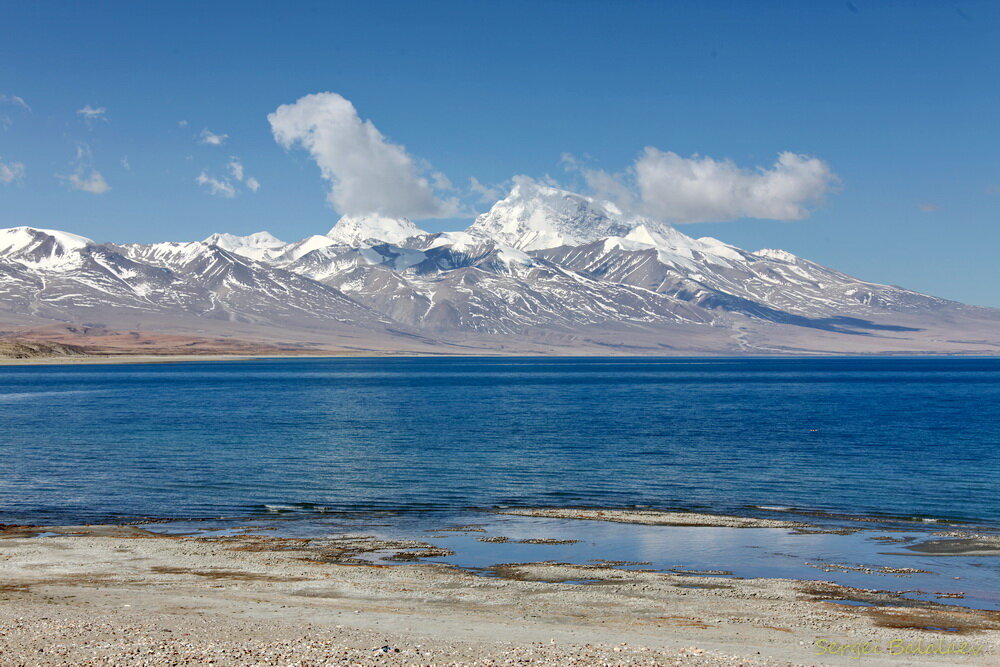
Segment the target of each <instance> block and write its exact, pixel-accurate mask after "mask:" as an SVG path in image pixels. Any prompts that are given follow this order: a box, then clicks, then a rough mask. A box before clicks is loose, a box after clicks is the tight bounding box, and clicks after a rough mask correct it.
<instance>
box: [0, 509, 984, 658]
mask: <svg viewBox="0 0 1000 667" xmlns="http://www.w3.org/2000/svg"><path fill="white" fill-rule="evenodd" d="M695 530H697V529H695ZM736 530H746V528H739V529H736ZM2 535H3V538H2V539H0V582H2V583H0V663H2V664H5V665H7V664H10V665H21V664H23V665H28V664H31V665H58V664H149V665H161V664H162V665H173V664H219V665H243V664H296V665H299V664H301V665H323V664H344V663H349V664H422V665H429V664H435V665H438V664H525V663H528V664H566V665H593V664H636V665H653V664H693V665H702V664H704V665H714V664H745V665H751V664H853V663H856V662H857V658H858V657H859V656H860V655H864V659H865V663H866V664H887V665H888V664H897V665H898V664H907V665H909V664H936V665H940V664H984V665H985V664H995V660H996V655H997V651H998V650H1000V613H998V612H989V611H977V610H971V609H962V608H959V607H953V606H947V605H942V604H937V603H930V602H920V603H917V602H914V601H911V600H901V599H899V597H898V596H897V595H894V594H891V593H888V592H886V591H876V590H861V589H852V588H847V587H843V586H837V585H834V584H830V583H822V582H818V581H814V582H810V581H794V580H788V579H740V578H735V577H724V576H722V577H720V576H703V575H698V574H674V573H662V572H651V571H641V570H638V571H636V570H623V569H619V568H616V567H614V565H613V564H588V565H572V564H560V563H551V562H541V563H514V564H507V565H503V566H499V567H496V568H494V572H492V573H491V574H492V575H494V576H481V575H479V574H475V573H471V572H469V571H465V570H461V569H457V568H452V567H448V566H443V565H440V564H432V563H423V562H419V561H417V562H406V561H407V560H409V559H417V558H420V557H421V556H426V555H431V552H428V551H427V550H428V548H429V547H430V545H427V544H421V543H419V542H391V541H384V540H379V539H375V538H372V537H365V536H360V535H359V536H344V537H339V538H336V539H314V540H308V539H289V538H280V537H269V536H262V535H259V534H257V535H250V534H236V535H225V536H206V535H163V534H156V533H154V532H151V531H150V530H147V529H146V527H144V526H92V527H61V528H52V527H48V528H32V527H15V526H7V527H5V528H4V530H3V533H2ZM388 551H392V552H395V553H397V554H399V556H400V557H399V559H398V560H399V561H400V564H397V565H384V564H371V563H370V562H369V561H368V560H366V558H367V555H369V554H372V553H381V554H383V555H384V554H385V553H386V552H388ZM579 581H587V582H589V583H587V584H585V585H581V584H579V583H574V582H579ZM841 601H848V602H851V603H852V604H840V603H838V602H841ZM865 604H870V605H873V606H855V605H865ZM876 652H877V653H876ZM944 652H947V653H946V654H943V653H944Z"/></svg>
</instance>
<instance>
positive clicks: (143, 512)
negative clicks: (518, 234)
mask: <svg viewBox="0 0 1000 667" xmlns="http://www.w3.org/2000/svg"><path fill="white" fill-rule="evenodd" d="M998 440H1000V359H944V358H942V359H901V358H899V359H873V358H871V359H766V360H765V359H621V358H603V359H601V358H598V359H594V358H590V359H511V358H504V359H470V358H462V359H401V358H399V359H396V358H389V359H302V360H294V359H281V360H255V361H246V362H214V363H211V362H208V363H183V364H159V365H105V366H99V365H87V366H35V367H29V366H21V367H0V455H2V456H0V522H16V521H21V522H60V523H73V522H80V521H114V520H122V519H128V518H133V517H141V516H156V517H220V516H233V517H236V516H248V515H250V516H252V515H254V514H261V513H266V512H267V511H268V510H271V511H274V510H276V509H277V510H280V509H281V508H283V507H284V508H295V509H298V510H303V511H309V510H321V511H331V512H335V511H371V510H386V509H392V510H426V509H435V510H448V509H453V510H456V511H458V510H460V509H462V508H469V507H492V506H496V505H546V506H569V505H614V506H631V505H649V506H655V507H665V508H669V507H677V508H688V509H703V510H713V511H723V512H725V511H734V510H745V508H746V506H748V505H763V506H789V507H795V508H803V509H811V510H823V511H829V512H843V513H849V514H874V515H891V516H901V517H927V518H952V519H961V520H967V521H973V522H977V523H980V524H987V525H992V526H1000V454H998Z"/></svg>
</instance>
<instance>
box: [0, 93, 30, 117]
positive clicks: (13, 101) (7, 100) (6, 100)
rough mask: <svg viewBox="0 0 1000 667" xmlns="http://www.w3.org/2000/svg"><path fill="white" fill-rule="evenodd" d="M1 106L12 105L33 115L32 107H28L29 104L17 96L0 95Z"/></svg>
mask: <svg viewBox="0 0 1000 667" xmlns="http://www.w3.org/2000/svg"><path fill="white" fill-rule="evenodd" d="M0 104H10V105H12V106H15V107H20V108H22V109H24V110H25V111H27V112H28V113H31V107H29V106H28V103H27V102H25V101H24V98H23V97H18V96H17V95H2V94H0Z"/></svg>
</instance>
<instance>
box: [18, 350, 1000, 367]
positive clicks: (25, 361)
mask: <svg viewBox="0 0 1000 667" xmlns="http://www.w3.org/2000/svg"><path fill="white" fill-rule="evenodd" d="M341 358H358V359H377V358H428V359H506V358H525V359H605V358H606V359H636V360H640V359H649V360H652V359H802V360H809V359H1000V355H982V354H971V353H969V354H966V353H932V352H926V353H878V354H875V353H873V354H857V353H854V354H834V353H830V354H745V355H740V354H737V355H734V354H712V353H707V352H706V353H703V354H676V355H663V354H658V355H621V354H619V355H598V354H582V355H574V354H530V353H504V352H497V353H494V354H489V353H484V352H479V353H477V354H463V353H458V352H456V353H451V352H448V353H440V354H434V353H431V352H378V351H365V352H354V351H342V352H325V353H315V352H311V353H303V354H299V353H295V352H292V353H289V354H276V353H273V352H267V353H261V354H255V353H233V354H225V353H216V354H162V355H160V354H107V355H99V354H83V355H65V356H40V357H30V358H12V357H0V366H82V365H117V364H172V363H185V362H188V363H196V362H206V361H252V360H258V359H341Z"/></svg>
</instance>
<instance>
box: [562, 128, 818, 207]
mask: <svg viewBox="0 0 1000 667" xmlns="http://www.w3.org/2000/svg"><path fill="white" fill-rule="evenodd" d="M564 161H566V162H567V165H568V167H569V168H571V169H578V170H579V171H580V172H581V173H582V174H583V176H584V179H585V180H586V181H587V185H588V186H589V187H590V188H591V189H592V190H593V191H594V192H595V193H596V194H597V195H598V196H601V197H605V198H607V199H610V200H612V201H614V202H616V203H617V204H618V205H619V206H621V207H622V208H625V209H628V210H632V211H635V212H638V213H641V214H643V215H648V216H650V217H654V218H658V219H661V220H665V221H668V222H673V223H689V222H723V221H728V220H736V219H738V218H764V219H769V220H801V219H803V218H806V217H808V215H809V213H810V207H811V206H815V205H817V204H819V203H820V202H821V201H822V199H823V197H824V195H826V194H827V193H828V192H830V191H831V189H833V187H834V186H835V185H836V184H837V182H838V179H837V176H836V175H835V174H834V173H833V172H832V171H831V170H830V167H829V165H827V164H826V163H825V162H823V161H822V160H820V159H818V158H815V157H810V156H808V155H799V154H796V153H791V152H788V151H786V152H783V153H780V154H779V155H778V159H777V161H776V162H775V163H774V164H773V165H772V166H771V167H770V168H763V167H757V168H753V169H749V168H744V167H740V166H738V165H737V164H736V163H734V162H733V161H732V160H729V159H724V160H715V159H713V158H711V157H707V156H700V155H694V156H692V157H690V158H684V157H681V156H680V155H678V154H676V153H672V152H670V151H661V150H659V149H656V148H652V147H647V148H646V149H645V150H643V152H642V153H641V154H640V155H639V158H638V159H637V160H636V161H635V163H634V164H633V165H632V166H631V167H630V168H629V169H628V170H627V171H626V172H625V173H623V174H610V173H608V172H605V171H601V170H596V169H587V168H584V167H581V166H579V163H578V162H576V161H575V160H573V158H572V157H571V156H570V157H569V158H568V160H564Z"/></svg>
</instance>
